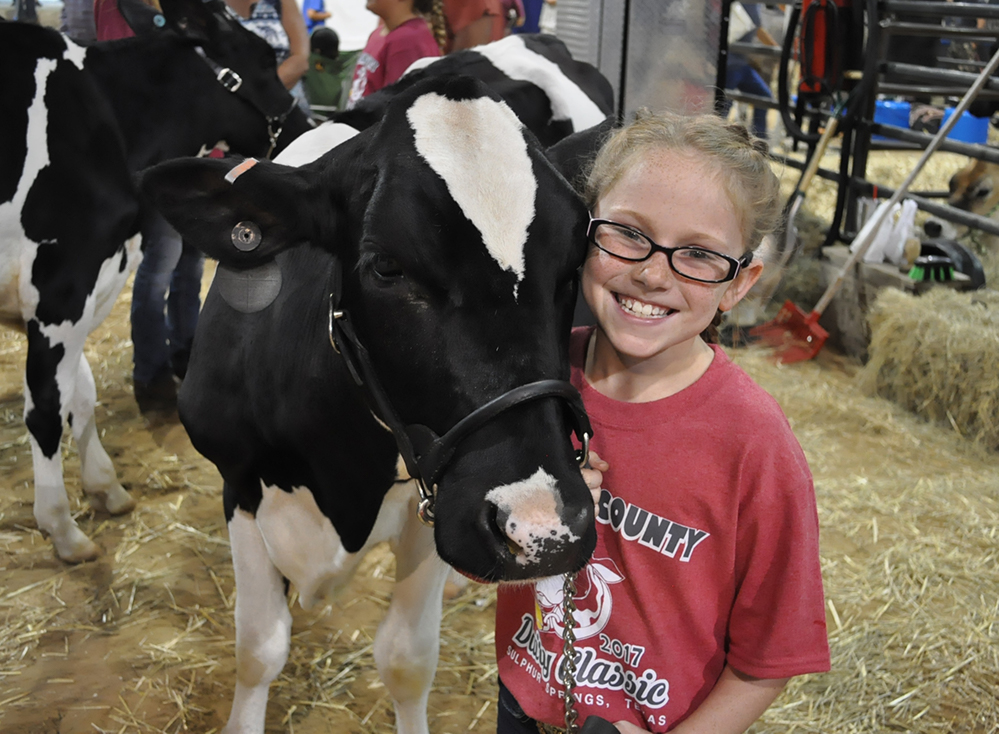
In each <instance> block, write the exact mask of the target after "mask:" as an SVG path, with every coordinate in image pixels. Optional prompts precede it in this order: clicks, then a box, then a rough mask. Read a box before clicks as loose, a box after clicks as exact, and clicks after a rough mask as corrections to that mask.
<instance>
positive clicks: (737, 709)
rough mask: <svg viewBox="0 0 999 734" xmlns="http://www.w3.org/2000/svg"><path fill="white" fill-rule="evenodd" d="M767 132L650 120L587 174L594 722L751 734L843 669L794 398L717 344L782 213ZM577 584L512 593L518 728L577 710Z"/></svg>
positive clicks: (587, 636) (582, 640) (502, 708)
mask: <svg viewBox="0 0 999 734" xmlns="http://www.w3.org/2000/svg"><path fill="white" fill-rule="evenodd" d="M757 145H759V144H758V143H754V141H753V140H752V139H751V138H750V137H749V135H748V133H747V132H746V131H745V129H744V128H741V127H738V126H730V125H727V124H725V123H724V122H723V121H721V120H720V119H718V118H716V117H712V116H705V117H680V116H655V115H649V114H640V115H639V116H638V118H637V119H636V121H635V122H634V123H632V124H631V125H630V126H628V127H626V128H624V129H622V130H620V131H618V132H617V133H616V134H615V135H614V136H613V137H612V138H611V139H610V140H609V141H608V142H607V143H606V144H605V145H604V147H603V148H602V150H601V152H600V153H599V155H598V156H597V159H596V161H595V163H594V166H593V169H592V171H591V173H590V176H589V180H588V185H587V193H586V196H587V203H588V204H589V206H590V211H591V213H592V221H591V222H590V226H589V231H588V238H589V241H590V249H589V252H588V255H587V258H586V261H585V264H584V266H583V270H582V280H581V286H582V292H583V296H584V297H585V299H586V302H587V304H588V305H589V307H590V310H591V311H592V312H593V314H594V316H595V318H596V322H597V325H596V327H595V328H583V329H576V330H574V331H573V334H572V340H571V346H570V356H571V360H572V381H573V384H575V385H576V387H577V388H579V390H580V392H581V393H582V395H583V400H584V402H585V404H586V408H587V411H588V412H589V415H590V421H591V422H592V424H593V427H594V432H595V435H594V439H593V442H592V443H591V448H592V449H593V451H592V452H591V465H592V467H593V468H592V469H589V470H585V471H584V474H585V475H586V479H587V483H588V484H589V486H590V487H591V488H592V489H593V490H594V495H595V497H596V498H597V534H598V540H597V548H596V551H595V552H594V555H593V558H592V559H591V561H590V564H589V565H588V566H587V568H586V569H585V570H584V572H581V573H580V574H579V577H578V581H577V593H576V597H575V606H576V608H577V611H576V612H575V613H574V615H573V616H574V618H575V619H576V622H577V630H578V632H577V643H576V667H577V672H576V676H575V681H576V698H577V700H578V702H579V703H578V708H579V711H580V721H581V722H582V721H585V719H586V717H587V716H589V715H597V716H600V717H601V718H604V719H607V720H609V721H611V722H614V723H615V725H616V726H617V728H618V729H619V730H620V731H621V732H623V733H624V734H635V732H640V731H656V732H663V731H674V732H682V733H684V734H689V733H691V732H711V733H712V734H723V733H725V732H743V731H745V730H746V729H747V728H748V727H749V726H750V725H751V724H752V723H753V722H754V721H755V720H756V719H757V718H758V717H759V716H760V715H761V714H762V713H763V712H764V711H765V710H766V708H767V707H768V706H769V705H770V704H771V703H772V702H773V700H774V699H775V698H776V697H777V696H778V694H779V693H780V692H781V690H782V689H783V687H784V685H785V684H786V683H787V680H788V679H789V678H790V677H792V676H795V675H801V674H804V673H811V672H820V671H825V670H828V669H829V649H828V643H827V638H826V627H825V607H824V600H823V592H822V579H821V574H820V567H819V553H818V518H817V513H816V506H815V492H814V489H813V486H812V478H811V474H810V472H809V469H808V465H807V463H806V461H805V457H804V455H803V453H802V450H801V447H800V446H799V444H798V442H797V440H796V439H795V437H794V435H793V434H792V432H791V429H790V427H789V425H788V422H787V419H786V418H785V417H784V414H783V413H782V412H781V410H780V408H779V407H778V406H777V403H776V402H775V401H774V400H773V399H772V398H771V397H770V396H769V395H768V394H767V393H766V392H764V391H763V389H762V388H760V387H759V386H758V385H756V384H755V383H754V382H753V381H752V380H751V379H750V378H749V376H748V375H746V373H745V372H743V371H742V370H741V369H740V368H739V367H737V366H735V365H734V364H733V363H732V362H731V360H730V359H729V358H728V357H727V356H726V354H725V353H724V352H723V351H722V350H721V349H720V348H719V347H718V346H717V345H715V344H711V343H709V342H710V335H711V334H712V333H713V329H714V326H715V325H717V322H718V318H719V316H720V314H721V312H724V311H727V310H729V309H731V308H732V307H733V306H734V305H735V304H736V303H738V302H739V300H740V299H741V298H742V297H743V296H745V295H746V293H747V292H748V291H749V289H750V288H752V286H753V284H754V283H755V282H756V281H757V279H758V278H759V277H760V274H761V272H762V270H763V265H762V263H760V262H759V261H758V260H754V258H753V253H752V250H753V248H755V247H757V246H758V245H759V244H760V241H761V239H762V238H763V236H764V235H766V234H767V233H769V232H770V231H772V230H773V229H774V227H775V226H776V224H777V222H778V220H779V216H780V201H779V190H778V182H777V179H776V177H775V176H774V174H773V172H772V171H771V169H770V163H769V160H768V158H767V156H766V154H765V152H764V151H762V150H760V149H759V148H758V147H757ZM597 454H599V455H601V456H603V457H604V458H605V459H606V461H605V460H602V459H601V458H600V457H599V456H597ZM555 586H556V587H557V585H555ZM557 591H558V589H557V588H555V592H556V593H554V594H553V585H552V584H551V583H550V582H539V583H538V584H537V585H525V586H519V587H509V586H503V587H501V588H500V591H499V598H498V603H497V622H496V648H497V654H498V660H499V673H500V705H499V711H498V714H497V729H498V731H499V732H501V734H507V733H509V732H521V733H523V732H531V734H534V732H536V731H537V730H538V729H539V728H540V729H541V730H542V731H543V732H546V731H550V730H552V729H557V727H558V726H561V725H562V721H563V719H564V708H563V703H562V700H561V698H560V696H561V695H562V691H563V688H564V685H563V684H564V681H563V679H562V672H561V671H562V667H561V666H562V660H561V658H562V644H563V643H562V630H563V623H562V619H563V612H562V608H561V606H560V603H559V601H558V600H559V594H558V593H557Z"/></svg>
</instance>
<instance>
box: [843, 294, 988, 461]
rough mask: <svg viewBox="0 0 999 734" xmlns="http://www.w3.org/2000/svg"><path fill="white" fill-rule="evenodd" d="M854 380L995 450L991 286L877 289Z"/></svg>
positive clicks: (870, 390)
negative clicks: (912, 291) (866, 345)
mask: <svg viewBox="0 0 999 734" xmlns="http://www.w3.org/2000/svg"><path fill="white" fill-rule="evenodd" d="M868 320H869V323H870V326H871V345H870V361H869V362H868V364H867V365H866V366H865V367H864V370H863V372H862V373H861V377H862V387H863V388H864V389H865V390H867V391H869V392H874V393H877V394H879V395H881V396H883V397H886V398H888V399H889V400H894V401H895V402H897V403H899V404H900V405H902V406H904V407H906V408H908V409H909V410H911V411H913V412H914V413H916V414H918V415H921V416H923V417H924V418H927V419H929V420H933V421H938V422H940V423H943V424H945V425H950V426H953V429H954V430H955V431H957V432H958V433H959V434H961V435H962V436H964V437H966V438H968V439H971V440H973V441H976V442H978V443H980V444H981V445H983V446H985V447H986V448H989V449H993V450H995V449H999V372H997V371H996V367H997V365H999V292H997V291H992V290H986V291H977V292H972V293H955V292H953V291H951V290H949V289H946V288H935V289H933V290H931V291H929V292H927V293H926V294H925V295H922V296H920V297H918V298H917V297H914V296H911V295H908V294H905V293H902V292H900V291H896V290H893V289H885V290H884V291H882V292H881V294H880V295H879V296H878V299H877V300H876V301H875V303H874V306H873V307H872V309H871V311H870V313H869V315H868Z"/></svg>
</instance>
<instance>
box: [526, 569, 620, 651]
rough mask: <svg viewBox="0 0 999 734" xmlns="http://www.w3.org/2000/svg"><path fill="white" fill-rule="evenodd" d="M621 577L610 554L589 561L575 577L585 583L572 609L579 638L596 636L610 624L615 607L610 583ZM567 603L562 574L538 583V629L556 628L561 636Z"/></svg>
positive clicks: (578, 582)
mask: <svg viewBox="0 0 999 734" xmlns="http://www.w3.org/2000/svg"><path fill="white" fill-rule="evenodd" d="M622 581H624V575H623V574H622V573H621V572H620V571H619V570H618V568H617V565H616V564H615V563H614V561H613V560H611V559H610V558H597V559H594V560H592V561H591V562H590V563H588V564H587V565H586V569H585V575H584V574H581V575H580V576H579V577H578V578H577V579H576V583H577V584H578V585H580V586H585V587H586V588H583V589H578V587H577V594H576V600H575V602H576V609H575V611H573V613H572V618H573V620H574V621H575V623H576V625H575V628H574V630H573V631H574V632H575V635H576V639H577V640H585V639H586V638H587V637H594V636H596V635H598V634H599V633H600V632H601V631H602V630H603V628H604V627H606V626H607V622H608V620H609V619H610V617H611V611H612V610H613V607H614V598H613V596H612V595H611V584H619V583H621V582H622ZM581 582H582V583H581ZM580 592H581V593H580ZM564 603H565V592H564V590H563V586H562V577H561V576H551V577H549V578H545V579H542V580H541V581H538V582H537V584H535V587H534V611H535V621H536V623H537V626H538V629H539V630H541V631H542V632H554V633H555V634H557V635H558V636H559V637H562V635H563V631H564V629H565V610H564Z"/></svg>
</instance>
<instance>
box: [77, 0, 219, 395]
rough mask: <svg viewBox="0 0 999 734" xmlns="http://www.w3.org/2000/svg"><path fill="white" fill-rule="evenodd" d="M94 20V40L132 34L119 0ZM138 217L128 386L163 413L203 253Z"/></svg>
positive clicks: (100, 3)
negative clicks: (138, 249)
mask: <svg viewBox="0 0 999 734" xmlns="http://www.w3.org/2000/svg"><path fill="white" fill-rule="evenodd" d="M149 4H150V5H151V6H152V7H156V8H157V9H159V8H158V6H157V5H156V4H155V3H149ZM94 21H95V33H96V37H97V40H98V41H111V40H115V39H118V38H129V37H131V36H134V35H135V33H134V32H133V31H132V29H131V28H130V27H129V26H128V23H126V22H125V19H124V17H122V15H121V12H120V11H119V10H118V3H117V0H96V2H95V3H94ZM140 216H141V220H140V224H139V231H140V232H141V234H142V244H143V247H142V260H141V261H140V262H139V267H138V269H137V270H136V271H135V278H134V280H133V283H132V311H131V325H132V359H133V367H132V389H133V394H134V395H135V401H136V403H138V405H139V411H140V412H141V413H143V414H144V415H149V414H156V413H161V414H166V413H172V412H173V411H174V410H176V407H177V381H178V380H182V379H184V375H185V374H186V373H187V362H188V359H189V358H190V356H191V344H192V343H193V341H194V331H195V328H196V327H197V325H198V314H199V313H200V309H201V276H202V272H203V270H204V257H203V256H202V254H201V253H200V252H199V251H198V250H195V249H194V248H193V247H188V246H187V245H185V244H184V241H183V239H182V238H181V236H180V234H178V232H177V230H175V229H174V228H173V227H171V226H170V225H169V224H168V223H167V221H166V220H165V219H164V218H163V217H162V216H160V214H159V213H157V212H155V211H152V210H147V211H143V212H142V214H141V215H140Z"/></svg>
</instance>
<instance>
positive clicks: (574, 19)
mask: <svg viewBox="0 0 999 734" xmlns="http://www.w3.org/2000/svg"><path fill="white" fill-rule="evenodd" d="M720 26H721V2H720V0H559V3H558V23H557V25H556V35H557V36H558V37H559V38H560V39H562V40H563V41H564V42H565V44H566V46H568V47H569V51H570V52H571V53H572V55H573V57H574V58H577V59H579V60H581V61H588V62H589V63H591V64H593V65H594V66H596V67H597V68H598V69H600V71H601V72H602V73H603V74H604V76H606V77H607V78H608V79H609V80H610V82H611V85H612V86H613V87H614V95H615V98H616V106H617V109H618V110H619V111H620V112H621V113H622V114H624V115H625V116H627V115H629V114H630V113H632V112H634V111H635V110H636V109H638V108H639V107H648V108H649V109H650V110H653V111H656V112H660V111H664V110H672V111H675V112H686V113H694V112H710V111H711V110H712V109H713V106H714V86H715V81H716V78H717V63H718V42H719V38H720V37H721V31H720Z"/></svg>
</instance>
